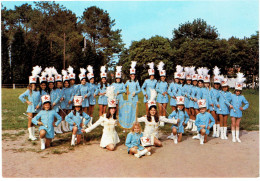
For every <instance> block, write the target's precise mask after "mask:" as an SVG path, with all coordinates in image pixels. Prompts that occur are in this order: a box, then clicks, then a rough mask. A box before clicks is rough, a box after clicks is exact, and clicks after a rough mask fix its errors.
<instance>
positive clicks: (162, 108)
mask: <svg viewBox="0 0 260 181" xmlns="http://www.w3.org/2000/svg"><path fill="white" fill-rule="evenodd" d="M163 66H164V63H163V62H162V61H161V62H160V63H159V64H158V65H157V68H158V71H159V74H160V77H161V78H160V79H161V80H160V81H158V82H157V84H156V91H157V93H158V94H157V102H158V105H159V116H163V117H165V116H166V109H167V103H168V101H169V100H168V92H167V90H168V83H167V82H166V81H165V79H166V71H165V70H163ZM160 126H164V122H161V124H160Z"/></svg>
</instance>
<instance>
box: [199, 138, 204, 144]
mask: <svg viewBox="0 0 260 181" xmlns="http://www.w3.org/2000/svg"><path fill="white" fill-rule="evenodd" d="M200 144H201V145H203V144H204V136H201V137H200Z"/></svg>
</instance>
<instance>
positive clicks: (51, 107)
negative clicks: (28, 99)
mask: <svg viewBox="0 0 260 181" xmlns="http://www.w3.org/2000/svg"><path fill="white" fill-rule="evenodd" d="M46 103H50V109H49V110H52V106H51V102H49V101H48V102H45V103H44V104H46ZM44 104H42V110H44V108H43V105H44Z"/></svg>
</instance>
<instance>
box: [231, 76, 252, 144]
mask: <svg viewBox="0 0 260 181" xmlns="http://www.w3.org/2000/svg"><path fill="white" fill-rule="evenodd" d="M245 80H246V78H244V74H243V73H237V78H236V84H235V93H234V94H232V95H231V102H230V106H229V107H230V108H231V110H230V116H231V131H232V141H233V142H236V141H237V142H239V143H240V142H241V140H240V139H239V125H240V121H241V118H242V111H244V110H246V109H247V108H248V107H249V103H248V101H247V100H246V98H245V97H244V96H243V95H241V93H242V88H243V83H244V81H245ZM243 103H244V104H245V105H244V107H242V104H243Z"/></svg>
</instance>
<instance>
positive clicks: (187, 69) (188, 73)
mask: <svg viewBox="0 0 260 181" xmlns="http://www.w3.org/2000/svg"><path fill="white" fill-rule="evenodd" d="M194 69H195V67H185V68H184V70H185V76H186V84H185V85H184V86H183V89H182V90H183V92H182V95H183V96H184V97H185V100H184V107H185V111H186V112H187V113H188V115H189V116H190V114H191V113H190V106H191V103H190V102H192V101H191V100H190V95H191V89H192V85H191V79H192V72H194ZM191 128H192V121H191V120H190V119H189V121H188V122H187V126H186V128H185V129H191Z"/></svg>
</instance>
